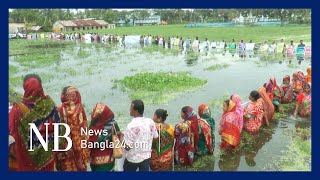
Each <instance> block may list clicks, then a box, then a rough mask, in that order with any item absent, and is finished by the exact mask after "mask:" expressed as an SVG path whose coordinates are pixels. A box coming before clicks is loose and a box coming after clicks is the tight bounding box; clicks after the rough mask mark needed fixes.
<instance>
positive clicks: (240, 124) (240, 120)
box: [230, 94, 243, 133]
mask: <svg viewBox="0 0 320 180" xmlns="http://www.w3.org/2000/svg"><path fill="white" fill-rule="evenodd" d="M230 100H232V101H233V102H234V103H236V110H235V113H236V115H237V116H238V117H237V118H236V119H237V120H238V127H239V130H240V133H241V131H242V128H243V108H242V102H241V99H240V96H239V95H237V94H233V95H232V96H231V97H230Z"/></svg>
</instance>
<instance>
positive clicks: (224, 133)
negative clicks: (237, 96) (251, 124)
mask: <svg viewBox="0 0 320 180" xmlns="http://www.w3.org/2000/svg"><path fill="white" fill-rule="evenodd" d="M239 118H240V117H239V115H238V114H237V113H236V103H235V102H233V101H232V100H225V101H224V103H223V115H222V118H221V120H220V125H219V134H220V135H221V141H222V142H221V144H220V148H221V149H224V150H231V149H234V148H237V147H238V146H239V144H240V134H241V133H240V127H239V123H238V122H239V121H240V120H239Z"/></svg>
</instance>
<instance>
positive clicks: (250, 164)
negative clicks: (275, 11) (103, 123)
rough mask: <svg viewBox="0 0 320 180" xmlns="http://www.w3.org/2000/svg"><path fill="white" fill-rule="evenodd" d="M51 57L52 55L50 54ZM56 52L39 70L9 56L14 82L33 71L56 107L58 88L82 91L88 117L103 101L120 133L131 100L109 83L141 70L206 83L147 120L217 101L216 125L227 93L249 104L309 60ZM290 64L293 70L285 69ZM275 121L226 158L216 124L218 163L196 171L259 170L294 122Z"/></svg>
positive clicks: (84, 49) (95, 48) (94, 49)
mask: <svg viewBox="0 0 320 180" xmlns="http://www.w3.org/2000/svg"><path fill="white" fill-rule="evenodd" d="M49 48H50V47H49ZM49 48H48V49H49ZM46 52H47V51H46ZM50 53H53V52H51V51H50ZM54 53H57V52H54ZM58 53H59V54H60V59H59V60H57V61H56V63H54V64H52V65H50V66H45V67H38V68H37V67H23V66H21V65H20V64H19V62H17V61H16V60H15V58H13V57H10V58H9V64H10V65H13V66H16V67H17V68H19V69H20V70H19V71H17V72H16V73H15V74H14V77H13V78H19V77H22V76H23V75H25V74H26V73H38V74H39V75H40V76H41V78H42V79H43V80H42V81H43V87H44V90H45V92H46V93H47V94H49V95H50V96H51V97H52V98H53V100H54V101H55V102H56V103H57V104H60V93H61V90H62V88H63V87H65V86H67V85H70V84H73V85H75V86H76V87H77V88H78V89H79V91H80V93H81V96H82V101H83V104H84V108H85V111H86V112H87V114H89V112H90V111H91V110H92V108H93V107H94V105H95V104H96V103H97V102H104V103H106V104H108V106H109V107H110V108H111V109H112V110H113V112H114V113H115V118H116V120H117V121H118V122H119V125H120V127H121V129H124V128H125V127H126V125H127V123H128V122H130V119H131V118H130V116H129V108H130V102H131V100H130V98H129V97H128V94H127V93H126V92H124V91H122V90H121V89H119V88H117V86H115V84H114V82H116V81H117V80H120V79H122V78H124V77H125V76H131V75H134V74H137V73H141V72H181V71H185V72H189V73H190V74H191V75H192V76H194V77H197V78H201V79H206V80H207V81H208V82H207V84H206V85H205V86H204V87H202V88H200V89H198V90H195V91H190V92H185V93H183V94H179V95H177V96H176V97H175V98H173V99H172V100H170V101H169V102H165V103H162V104H147V105H145V116H146V117H152V116H153V113H154V111H155V110H156V109H158V108H163V109H166V110H168V112H169V114H170V115H169V117H168V118H167V122H168V123H169V124H172V125H174V124H176V123H178V122H179V121H181V119H180V110H181V108H182V107H183V106H186V105H190V106H193V107H194V108H196V107H198V106H199V105H200V104H202V103H209V102H211V101H215V102H220V100H221V104H220V103H217V104H214V105H212V106H211V109H212V113H213V116H214V119H215V124H216V125H218V124H219V121H220V118H221V115H222V100H223V97H230V95H231V94H233V93H237V94H239V95H240V96H241V97H242V101H243V102H246V101H249V100H248V93H249V92H251V91H252V90H254V89H257V88H258V87H261V86H262V85H263V84H264V83H265V82H267V81H268V80H269V79H270V77H271V76H274V77H275V78H276V79H277V80H278V82H281V80H282V78H283V77H284V76H285V75H292V74H293V72H295V71H297V69H301V70H303V71H306V69H307V67H308V66H309V65H310V64H311V61H310V59H307V58H305V59H304V60H302V61H298V58H297V57H291V56H285V57H283V55H282V54H280V55H279V54H268V53H261V52H258V51H253V53H252V52H250V53H249V54H245V55H244V56H243V57H239V54H238V52H236V51H231V52H229V51H228V50H227V51H225V50H221V49H210V50H200V52H199V50H193V49H190V48H189V49H182V48H180V49H179V48H171V49H168V48H163V47H153V46H150V47H140V45H138V46H122V47H117V46H115V45H110V44H101V43H99V44H94V43H93V44H83V43H75V44H74V45H72V46H66V47H65V48H64V49H62V50H59V51H58ZM31 55H32V54H31ZM299 60H300V59H299ZM280 61H281V63H279V62H280ZM298 62H300V64H299V63H298ZM290 63H291V64H293V65H295V66H293V67H291V66H288V65H289V64H290ZM217 64H228V65H230V66H228V67H227V68H224V69H217V70H214V71H204V69H205V68H207V67H209V66H212V65H217ZM10 79H11V77H10ZM9 83H12V82H9ZM14 89H15V90H16V91H17V92H19V93H23V89H22V86H15V87H14ZM279 122H281V123H285V125H282V124H281V123H274V124H273V125H272V126H271V127H268V128H264V129H263V130H262V131H261V132H260V133H259V134H258V135H255V136H251V139H250V138H249V139H244V141H246V143H248V144H249V145H248V146H245V147H244V148H242V149H240V150H239V151H237V152H234V153H231V154H223V153H220V150H219V149H218V147H219V144H220V142H221V140H220V136H219V134H218V126H217V127H216V131H215V136H216V145H215V147H216V149H215V156H217V159H216V161H209V162H206V163H207V164H206V163H204V164H206V166H205V167H201V168H200V170H201V169H203V170H213V169H214V170H215V171H219V170H238V171H257V170H261V169H263V167H264V165H265V164H267V163H269V162H270V160H271V159H273V158H277V157H280V156H281V155H283V151H284V150H286V148H287V144H288V140H287V136H285V135H283V130H284V129H287V128H291V129H292V128H295V126H296V123H297V122H298V121H297V120H290V119H286V120H281V121H279ZM299 123H300V122H299ZM298 126H300V125H298ZM284 127H286V128H284ZM250 142H254V143H250ZM220 154H221V156H220Z"/></svg>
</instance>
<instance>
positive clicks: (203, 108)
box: [198, 104, 215, 150]
mask: <svg viewBox="0 0 320 180" xmlns="http://www.w3.org/2000/svg"><path fill="white" fill-rule="evenodd" d="M198 114H199V116H200V118H201V119H203V120H206V122H207V123H208V124H209V125H210V131H211V139H212V150H214V148H215V135H214V131H215V122H214V119H213V116H212V115H211V111H210V108H209V106H207V105H206V104H201V105H200V106H199V107H198ZM202 144H203V143H202Z"/></svg>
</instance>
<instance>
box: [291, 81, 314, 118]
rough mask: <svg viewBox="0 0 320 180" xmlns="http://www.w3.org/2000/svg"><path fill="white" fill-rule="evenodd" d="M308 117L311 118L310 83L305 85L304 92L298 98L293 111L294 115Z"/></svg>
mask: <svg viewBox="0 0 320 180" xmlns="http://www.w3.org/2000/svg"><path fill="white" fill-rule="evenodd" d="M298 113H299V115H300V116H303V117H310V116H311V83H308V84H306V85H305V88H304V92H302V93H300V94H299V96H298V101H297V104H296V108H295V111H294V115H295V116H297V114H298Z"/></svg>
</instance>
